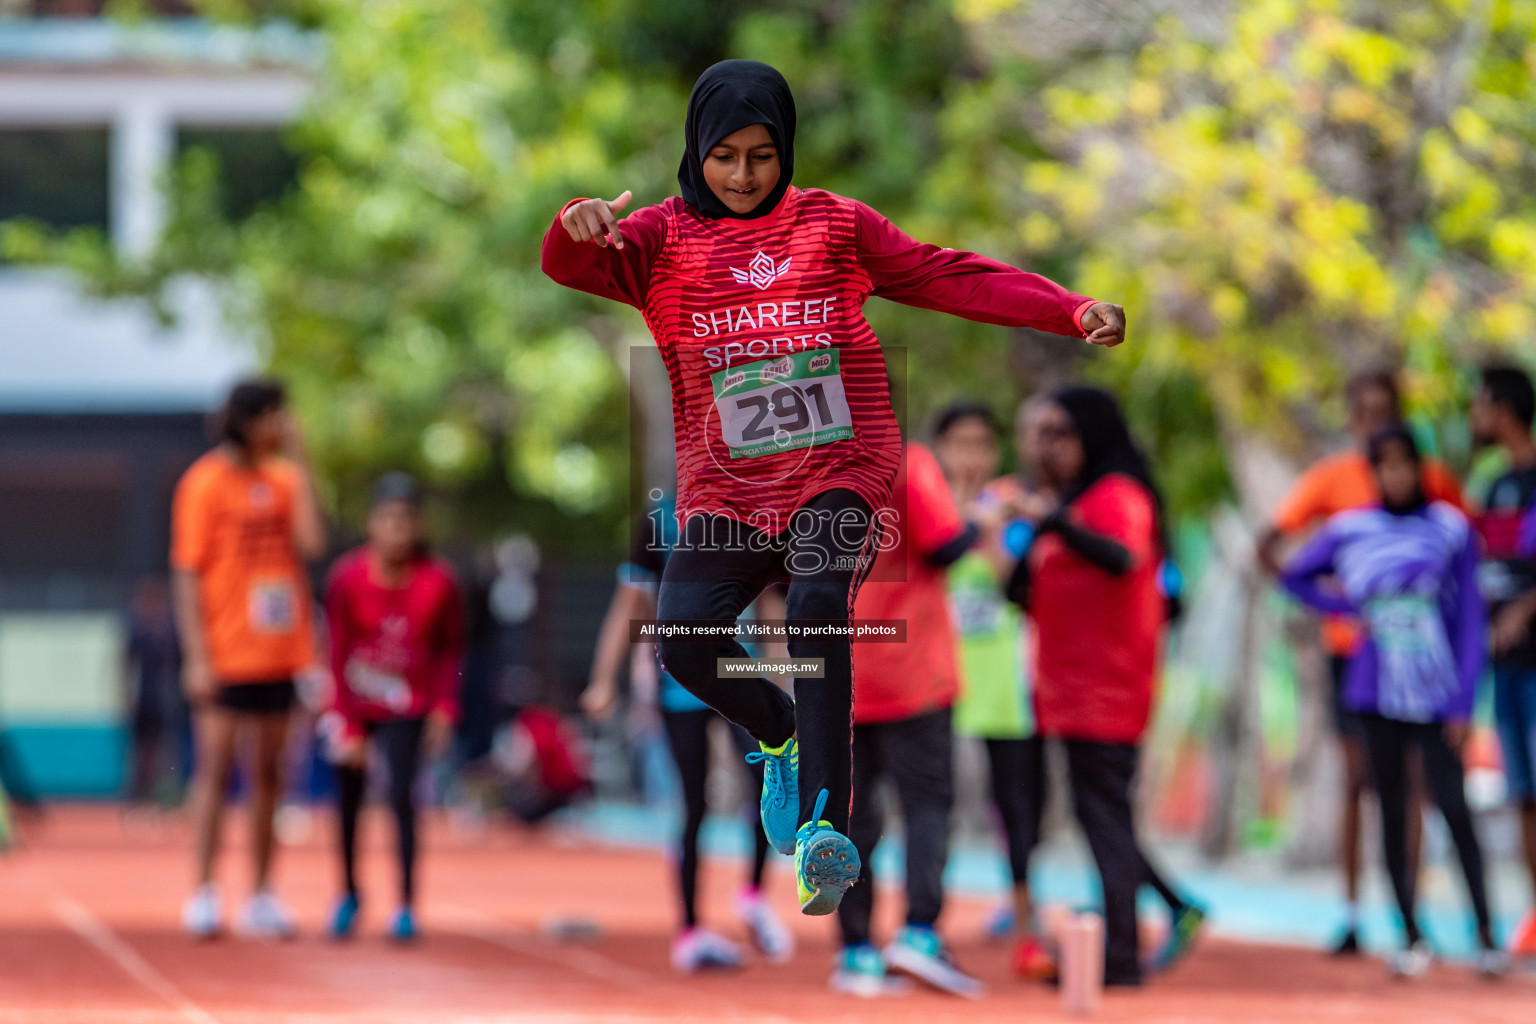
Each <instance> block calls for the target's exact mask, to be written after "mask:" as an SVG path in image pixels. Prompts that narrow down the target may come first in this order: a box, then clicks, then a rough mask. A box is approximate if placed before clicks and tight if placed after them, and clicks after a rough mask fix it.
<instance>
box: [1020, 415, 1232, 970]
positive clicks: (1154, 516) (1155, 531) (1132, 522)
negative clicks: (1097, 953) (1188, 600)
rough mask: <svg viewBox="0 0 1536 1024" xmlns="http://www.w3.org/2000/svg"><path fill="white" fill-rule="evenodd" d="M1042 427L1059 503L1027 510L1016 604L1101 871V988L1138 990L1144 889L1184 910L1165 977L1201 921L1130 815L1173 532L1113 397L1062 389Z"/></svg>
mask: <svg viewBox="0 0 1536 1024" xmlns="http://www.w3.org/2000/svg"><path fill="white" fill-rule="evenodd" d="M1040 415H1041V420H1040V424H1039V431H1040V437H1041V453H1040V475H1041V478H1042V482H1043V483H1044V484H1045V485H1046V487H1048V488H1049V489H1050V491H1051V492H1053V493H1054V494H1056V495H1059V498H1058V499H1056V500H1052V499H1051V498H1049V497H1046V496H1045V495H1043V494H1040V493H1038V492H1037V493H1032V494H1028V495H1025V496H1024V497H1023V498H1022V499H1021V500H1020V502H1019V510H1020V511H1021V512H1022V513H1023V515H1024V517H1025V518H1026V519H1027V520H1028V521H1029V522H1030V523H1031V524H1032V525H1033V527H1034V537H1033V539H1032V542H1031V543H1030V546H1029V548H1028V551H1027V552H1026V553H1025V555H1024V556H1023V557H1022V558H1020V559H1019V560H1018V562H1017V564H1016V565H1015V566H1014V567H1013V571H1012V572H1011V573H1010V574H1009V578H1008V583H1007V588H1006V592H1007V594H1008V596H1009V598H1010V599H1011V600H1013V601H1014V602H1015V603H1017V604H1019V605H1020V606H1021V607H1023V608H1024V609H1025V610H1026V611H1027V612H1028V614H1029V615H1030V618H1031V619H1032V621H1033V625H1034V631H1035V632H1034V636H1035V644H1034V652H1033V661H1032V664H1031V678H1032V679H1033V681H1034V686H1035V714H1036V716H1037V721H1038V727H1039V731H1040V733H1041V735H1043V736H1046V737H1048V738H1053V739H1060V740H1062V741H1063V744H1064V746H1065V748H1066V754H1067V767H1068V772H1069V776H1070V781H1071V786H1072V797H1073V809H1074V811H1075V812H1076V815H1077V819H1078V822H1079V824H1081V826H1082V828H1083V832H1084V833H1085V835H1086V837H1087V839H1088V845H1089V848H1090V849H1091V850H1092V851H1093V857H1094V861H1095V862H1096V864H1097V865H1098V870H1099V878H1100V881H1101V883H1102V886H1103V890H1104V923H1105V935H1104V938H1105V958H1104V983H1105V984H1106V985H1112V986H1134V985H1139V984H1140V983H1141V980H1142V971H1143V966H1142V963H1141V960H1140V957H1139V954H1138V948H1139V939H1138V935H1137V923H1136V890H1137V889H1138V888H1139V887H1140V886H1141V885H1142V884H1147V883H1150V884H1154V885H1156V886H1157V887H1158V888H1159V891H1160V892H1164V893H1165V896H1164V898H1165V899H1167V900H1168V902H1169V903H1170V906H1171V907H1173V925H1172V927H1171V929H1170V932H1169V936H1170V938H1169V944H1168V945H1167V946H1166V947H1165V948H1164V949H1163V950H1162V951H1160V952H1159V954H1158V956H1157V958H1156V960H1157V963H1156V966H1157V967H1160V968H1162V967H1167V966H1169V965H1170V964H1171V963H1172V962H1173V961H1174V960H1175V959H1177V958H1178V956H1179V955H1180V954H1182V953H1183V951H1184V950H1185V949H1187V947H1188V945H1189V943H1190V942H1191V941H1192V940H1193V937H1194V935H1195V933H1196V932H1197V930H1198V928H1199V924H1200V921H1201V920H1202V919H1203V916H1204V915H1203V913H1202V912H1201V911H1200V910H1199V908H1197V907H1195V906H1194V905H1192V904H1189V903H1187V902H1186V901H1183V900H1182V899H1180V898H1179V897H1178V896H1177V895H1176V894H1175V893H1173V891H1172V890H1171V889H1170V888H1169V887H1168V886H1167V885H1166V884H1165V883H1163V882H1162V881H1161V879H1158V878H1157V877H1156V876H1155V875H1154V873H1153V872H1152V870H1151V868H1150V866H1149V865H1148V863H1147V860H1146V857H1145V855H1144V854H1143V853H1142V850H1141V846H1140V843H1139V842H1138V840H1137V836H1136V825H1135V818H1134V813H1133V809H1132V805H1131V789H1132V786H1133V784H1134V781H1135V776H1136V768H1137V763H1138V761H1139V760H1140V752H1141V751H1140V744H1141V741H1142V737H1143V736H1144V734H1145V732H1146V729H1147V725H1148V723H1149V721H1150V718H1151V711H1152V701H1153V697H1154V691H1155V689H1156V682H1157V675H1158V662H1159V658H1160V655H1161V648H1162V638H1163V631H1164V627H1165V625H1166V623H1167V616H1168V602H1167V598H1166V596H1165V595H1164V593H1163V590H1162V586H1161V582H1160V577H1161V574H1162V564H1163V560H1164V557H1165V556H1166V554H1167V552H1168V542H1167V531H1166V527H1165V524H1164V521H1163V510H1162V501H1161V499H1160V498H1159V497H1158V493H1157V490H1156V487H1155V484H1154V482H1153V479H1152V473H1151V469H1150V467H1149V465H1148V464H1147V460H1146V457H1145V456H1144V455H1143V454H1142V453H1141V451H1140V450H1139V449H1138V448H1137V447H1136V446H1135V444H1134V443H1133V442H1132V440H1131V436H1130V432H1129V430H1128V429H1127V427H1126V424H1125V419H1124V417H1123V416H1122V415H1121V412H1120V408H1119V406H1118V404H1117V403H1116V402H1115V400H1114V398H1113V397H1111V396H1110V395H1109V394H1107V393H1106V392H1103V391H1100V390H1098V389H1096V388H1088V387H1068V388H1062V389H1060V390H1058V391H1055V392H1052V393H1051V395H1050V396H1049V399H1048V400H1047V401H1046V403H1045V404H1044V406H1043V408H1042V410H1041V414H1040ZM1085 610H1091V614H1088V613H1086V612H1085Z"/></svg>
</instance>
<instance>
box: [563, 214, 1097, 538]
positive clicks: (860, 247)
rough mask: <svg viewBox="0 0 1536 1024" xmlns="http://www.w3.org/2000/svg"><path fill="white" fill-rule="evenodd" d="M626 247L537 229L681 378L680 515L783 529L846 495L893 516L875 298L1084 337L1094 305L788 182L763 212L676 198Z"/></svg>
mask: <svg viewBox="0 0 1536 1024" xmlns="http://www.w3.org/2000/svg"><path fill="white" fill-rule="evenodd" d="M619 223H620V230H621V231H622V233H623V235H624V247H623V248H622V249H616V248H613V247H612V246H609V247H603V246H599V245H596V244H595V243H592V242H577V241H574V240H572V239H571V237H570V235H569V234H567V233H566V231H565V229H564V228H563V227H562V226H561V224H560V220H559V218H558V217H557V218H556V219H555V223H554V224H553V225H551V226H550V229H549V232H548V233H547V234H546V235H545V236H544V251H543V266H544V272H545V273H546V274H548V275H549V276H550V277H551V278H553V279H554V280H555V281H558V282H559V283H561V284H564V285H567V286H569V287H571V288H576V289H578V290H580V291H584V292H589V293H591V294H593V295H598V296H602V297H603V298H609V299H614V300H616V301H618V302H624V303H627V304H629V305H632V306H635V307H636V308H638V309H639V310H640V311H641V312H642V313H643V314H644V316H645V320H646V324H647V325H648V326H649V327H650V329H651V334H652V335H653V336H654V337H655V339H656V346H657V348H658V349H659V350H660V352H661V357H662V360H663V361H664V362H665V364H666V367H667V373H668V375H669V376H670V377H671V381H672V408H673V420H674V426H675V428H676V436H677V468H678V516H679V519H686V518H687V516H688V515H689V514H692V513H695V512H711V513H718V514H722V515H727V516H730V517H731V518H734V519H738V520H741V521H743V522H747V523H749V524H751V525H754V526H757V527H758V528H759V529H762V530H764V531H765V532H767V533H769V534H778V533H779V532H781V531H782V530H783V529H784V528H785V527H786V526H787V525H788V522H789V517H790V516H791V515H792V514H793V512H794V511H795V509H797V508H799V507H800V506H801V505H803V504H805V503H806V502H807V501H809V500H811V499H812V498H814V497H815V496H816V495H818V494H821V493H824V492H826V491H828V490H832V489H834V488H839V487H844V488H847V489H849V490H851V491H853V492H854V493H855V494H858V495H859V496H860V497H861V498H863V499H864V500H865V501H867V502H868V503H869V504H870V506H871V507H872V508H879V507H881V506H883V505H884V504H885V502H886V500H887V498H888V497H889V495H890V489H891V482H892V480H893V479H894V478H895V476H896V468H897V465H898V464H899V462H900V459H901V438H900V434H899V432H898V430H897V425H896V418H895V416H894V415H893V414H892V412H891V406H890V386H889V383H888V381H887V379H886V373H885V358H884V355H883V353H882V352H881V350H880V343H879V340H878V339H877V338H876V337H875V334H874V331H872V330H871V329H870V326H869V323H868V322H867V321H866V320H865V319H864V314H863V312H862V310H863V306H864V303H865V301H866V300H867V299H868V298H869V297H870V296H871V295H879V296H882V297H884V298H887V299H892V300H894V301H896V302H902V303H906V304H907V305H910V306H920V307H923V308H925V309H936V310H940V311H942V312H946V313H953V314H956V315H958V316H963V317H966V318H968V319H971V320H979V321H982V322H984V323H994V324H1003V325H1008V326H1029V327H1037V328H1040V329H1042V330H1046V331H1052V332H1054V333H1057V334H1067V335H1072V336H1076V337H1082V336H1083V335H1084V331H1083V329H1082V323H1081V321H1082V314H1083V312H1084V311H1085V310H1086V309H1087V308H1088V306H1090V305H1092V300H1090V299H1088V298H1086V297H1085V296H1082V295H1076V294H1073V293H1071V292H1069V291H1067V290H1066V289H1064V288H1062V287H1060V286H1058V285H1056V284H1054V283H1053V282H1051V281H1049V280H1047V279H1046V278H1044V277H1041V276H1039V275H1038V274H1030V273H1026V272H1024V271H1022V270H1018V269H1016V268H1014V267H1010V266H1007V265H1006V264H1003V263H999V262H997V261H996V260H992V259H988V258H987V257H985V256H978V255H976V254H975V253H969V252H959V251H956V250H953V249H942V248H940V247H938V246H936V245H928V244H925V243H921V242H917V241H915V240H913V239H912V238H910V237H908V236H907V235H905V234H903V233H902V232H901V231H900V230H898V229H897V228H896V227H895V226H894V225H892V224H891V222H890V221H888V220H886V219H885V218H884V217H882V216H881V215H880V214H878V213H876V212H875V211H874V210H872V209H870V208H869V207H868V206H866V205H864V204H863V203H860V202H857V201H856V200H853V199H847V198H844V197H843V196H839V195H834V194H833V193H830V192H824V191H821V190H820V189H797V188H790V189H789V191H788V192H786V193H785V195H784V198H783V199H782V200H780V202H779V205H778V207H777V208H776V209H775V210H774V211H773V212H772V213H770V214H768V215H767V216H764V217H760V218H757V219H754V220H730V219H718V220H717V219H710V218H706V217H704V216H702V215H701V214H699V213H698V212H697V211H696V210H694V209H693V208H691V207H689V206H688V205H687V204H686V203H684V202H683V201H682V200H681V199H679V198H676V197H673V198H671V199H668V200H666V201H665V202H663V203H661V204H659V205H657V206H649V207H644V208H642V209H639V210H636V211H635V212H634V213H632V214H630V215H629V216H628V217H625V218H624V219H623V220H622V221H620V222H619Z"/></svg>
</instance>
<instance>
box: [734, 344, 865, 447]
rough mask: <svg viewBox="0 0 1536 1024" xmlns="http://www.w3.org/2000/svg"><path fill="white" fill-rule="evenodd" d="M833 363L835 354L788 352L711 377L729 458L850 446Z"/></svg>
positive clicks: (850, 428) (845, 411)
mask: <svg viewBox="0 0 1536 1024" xmlns="http://www.w3.org/2000/svg"><path fill="white" fill-rule="evenodd" d="M837 357H838V352H837V349H835V348H824V349H812V350H810V351H807V352H791V353H789V354H788V355H783V356H780V357H778V358H777V359H763V360H760V361H758V362H755V363H747V364H746V365H744V366H737V367H733V368H730V369H726V370H721V371H720V372H719V373H716V374H714V375H712V376H711V377H710V380H711V381H712V382H713V384H714V389H715V411H716V412H717V413H719V416H720V434H721V437H722V438H723V440H724V441H725V446H726V447H727V448H729V449H730V452H731V458H733V459H755V458H759V457H761V456H764V455H772V454H774V453H775V452H783V451H789V450H791V449H794V448H809V447H811V446H812V445H818V444H830V443H831V442H833V441H847V440H850V439H851V438H852V437H853V416H852V415H851V414H850V413H849V412H848V398H847V396H846V394H844V392H843V375H842V371H841V370H840V369H839V366H838V358H837Z"/></svg>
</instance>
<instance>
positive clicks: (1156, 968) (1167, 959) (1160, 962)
mask: <svg viewBox="0 0 1536 1024" xmlns="http://www.w3.org/2000/svg"><path fill="white" fill-rule="evenodd" d="M1204 926H1205V910H1204V909H1203V908H1202V907H1200V906H1197V905H1196V904H1194V903H1186V904H1184V909H1182V910H1180V911H1179V912H1178V913H1177V914H1174V915H1173V921H1172V922H1170V923H1169V925H1168V934H1167V936H1165V937H1164V938H1163V944H1162V945H1161V946H1159V947H1158V949H1157V952H1155V953H1154V954H1152V959H1151V962H1150V963H1149V964H1147V969H1148V970H1149V971H1152V972H1153V973H1159V972H1162V971H1166V970H1168V969H1169V968H1170V967H1172V966H1173V965H1174V964H1176V963H1178V962H1179V961H1180V960H1182V959H1183V958H1184V954H1186V953H1188V952H1189V947H1190V946H1192V945H1194V942H1195V937H1196V936H1197V935H1199V934H1200V929H1201V928H1203V927H1204Z"/></svg>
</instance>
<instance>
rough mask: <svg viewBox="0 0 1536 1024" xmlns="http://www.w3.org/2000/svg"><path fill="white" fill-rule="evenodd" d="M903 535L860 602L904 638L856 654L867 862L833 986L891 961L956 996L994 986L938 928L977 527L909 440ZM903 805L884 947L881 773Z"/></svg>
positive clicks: (858, 779)
mask: <svg viewBox="0 0 1536 1024" xmlns="http://www.w3.org/2000/svg"><path fill="white" fill-rule="evenodd" d="M889 511H891V512H894V513H895V515H894V516H888V517H887V518H885V519H884V522H883V528H884V529H888V530H890V531H891V532H890V536H891V538H892V539H893V541H894V543H892V544H891V545H890V546H889V547H888V548H886V549H885V550H882V551H881V552H880V555H879V557H878V558H876V560H875V565H874V567H873V568H872V569H871V570H870V577H869V580H868V581H867V582H866V583H865V584H864V586H863V587H862V588H861V589H860V590H859V594H858V598H857V600H856V601H855V602H854V615H853V617H854V619H856V620H860V621H862V620H870V619H885V620H900V621H903V622H905V623H906V631H907V633H906V642H905V643H879V642H870V643H863V644H860V645H859V647H858V649H857V651H856V654H855V657H854V661H853V668H854V691H853V812H852V815H851V817H850V818H849V826H848V827H849V832H848V835H849V838H850V839H852V840H853V843H854V846H855V848H856V849H857V850H858V851H859V858H860V863H861V864H862V865H863V867H862V869H861V871H860V874H859V881H860V883H861V884H859V885H856V886H854V887H853V888H852V889H850V890H849V891H848V894H847V895H846V896H844V897H843V904H842V906H841V907H840V908H839V909H838V912H837V918H838V925H839V927H840V930H841V933H842V943H843V949H842V953H841V954H840V955H839V957H838V962H837V967H836V969H835V970H834V972H833V974H832V982H831V983H832V987H833V988H834V989H836V990H838V991H844V992H850V993H853V994H856V995H880V994H883V993H886V992H890V991H893V986H892V985H891V984H890V981H889V979H888V978H887V977H886V968H887V967H890V968H894V969H897V970H900V971H903V972H904V973H906V974H910V975H912V976H914V977H916V978H918V979H920V980H922V981H924V982H927V983H928V984H930V985H933V986H934V987H936V988H939V989H941V990H943V991H946V992H952V993H954V994H956V995H963V996H969V997H971V998H976V997H979V996H980V995H981V994H982V993H983V992H984V991H985V988H984V986H983V985H982V984H981V983H980V982H978V981H977V980H976V979H975V978H972V977H971V976H970V975H968V974H966V973H965V972H964V971H962V970H961V969H960V968H959V967H958V966H957V965H956V964H955V962H954V959H953V957H952V956H951V955H950V953H949V950H948V949H947V948H946V946H945V944H944V942H943V940H942V939H941V938H940V937H939V934H938V932H937V931H936V927H935V926H936V925H937V923H938V919H939V914H940V912H941V911H942V910H943V907H944V865H945V863H946V862H947V861H948V859H949V816H950V811H951V809H952V808H953V806H954V721H953V713H952V709H953V707H954V703H955V698H956V697H957V696H958V694H959V692H960V678H959V672H958V669H957V667H956V664H955V637H954V632H953V630H952V629H951V627H950V621H949V608H948V606H947V600H946V582H945V570H946V569H947V568H948V567H949V566H950V565H953V564H954V562H955V560H956V559H958V558H959V557H960V556H961V555H963V554H965V552H966V551H968V550H969V549H970V547H971V545H972V544H973V543H975V540H976V536H977V528H976V526H974V525H973V524H970V523H967V522H966V521H965V519H964V518H963V517H962V516H961V515H960V510H959V509H958V508H956V507H955V502H954V498H952V497H951V496H950V493H949V485H948V484H947V483H946V482H945V480H944V474H943V471H942V470H940V469H939V464H938V462H937V460H935V459H934V457H933V454H932V453H931V452H930V451H929V450H928V449H927V448H924V447H923V446H922V445H916V444H909V445H907V446H906V451H905V454H904V457H903V459H902V462H901V467H900V469H899V470H898V472H897V475H896V484H895V488H894V490H893V492H892V506H891V508H890V509H889ZM886 779H888V780H890V782H891V784H892V786H893V788H894V790H895V792H896V797H897V800H898V801H899V802H900V805H901V819H902V823H903V826H904V834H903V838H904V840H905V848H906V894H907V913H906V924H905V925H904V926H903V927H902V928H901V929H900V930H899V931H898V932H897V933H896V936H895V937H894V938H893V939H892V940H891V942H890V943H889V944H888V945H886V947H885V948H884V950H883V951H882V950H880V949H878V948H877V947H876V946H875V945H874V944H873V943H872V941H871V939H872V935H871V929H870V924H871V922H870V918H871V916H872V914H873V911H874V900H875V890H874V881H873V872H872V865H871V861H870V858H871V856H873V854H874V850H875V845H876V844H877V843H878V842H879V841H880V836H881V833H882V832H884V831H885V813H884V808H883V806H882V804H881V800H880V793H881V786H880V784H881V782H882V780H886Z"/></svg>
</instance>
